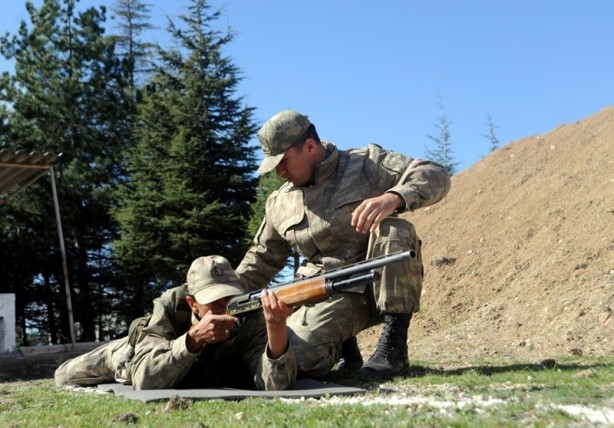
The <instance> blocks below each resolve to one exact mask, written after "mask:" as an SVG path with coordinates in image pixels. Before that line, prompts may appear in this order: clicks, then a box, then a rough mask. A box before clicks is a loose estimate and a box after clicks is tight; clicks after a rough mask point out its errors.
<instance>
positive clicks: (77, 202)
mask: <svg viewBox="0 0 614 428" xmlns="http://www.w3.org/2000/svg"><path fill="white" fill-rule="evenodd" d="M75 4H76V2H75V1H74V0H44V2H43V4H42V5H41V7H40V8H39V9H36V8H35V7H34V6H33V5H32V4H31V3H27V4H26V7H27V9H28V12H29V15H30V24H29V25H28V24H26V23H25V22H22V23H21V25H20V28H19V30H18V32H17V34H16V35H14V36H5V37H3V38H1V39H0V52H1V53H2V55H3V56H4V57H5V58H7V59H12V60H14V62H15V72H14V74H10V73H5V74H4V75H3V78H2V80H1V81H0V85H1V87H0V104H3V105H4V108H3V109H2V110H1V111H0V115H1V117H0V123H2V124H3V126H4V129H3V131H4V133H3V135H2V139H1V144H2V147H6V148H9V149H11V150H17V149H25V150H41V151H46V150H51V151H55V152H56V153H63V155H62V156H61V158H60V160H59V161H58V162H57V163H56V171H57V174H58V179H57V185H58V193H59V200H60V205H61V212H62V222H63V228H64V237H65V241H66V249H67V251H68V254H67V259H68V263H69V265H70V266H69V271H70V272H69V276H70V284H71V286H72V289H73V302H74V308H75V321H76V323H77V324H78V326H77V327H78V330H79V332H80V337H79V339H80V340H93V339H94V338H95V333H96V327H97V326H96V319H97V318H99V314H100V313H106V312H108V311H109V307H108V304H109V301H108V299H107V294H108V287H107V286H108V285H109V284H110V283H111V281H112V277H113V272H112V271H111V265H110V263H109V262H110V260H109V243H110V241H111V240H112V239H113V238H114V236H115V234H116V232H117V228H116V224H115V222H114V221H113V219H112V217H111V216H110V214H109V207H110V206H111V205H112V203H113V200H112V189H113V188H114V187H115V185H116V184H117V183H118V182H119V181H121V179H122V177H123V170H122V166H123V164H124V163H123V159H122V156H123V149H124V145H125V141H126V138H125V137H126V135H127V132H128V123H127V121H126V117H127V116H128V115H127V114H126V111H127V109H129V108H130V100H129V98H127V97H126V96H125V94H126V91H125V81H124V74H123V73H124V69H123V68H122V67H121V64H120V62H119V61H118V59H117V57H116V56H115V52H114V42H113V40H112V39H111V38H108V37H105V36H104V27H103V24H104V22H105V9H104V8H103V7H101V8H99V9H95V8H89V9H87V10H85V11H83V12H77V11H76V10H75ZM7 106H10V107H7ZM39 184H40V186H42V185H45V188H43V187H38V188H37V187H35V186H33V188H32V189H28V191H27V192H24V193H23V194H22V195H21V196H20V199H21V200H20V201H19V203H17V204H16V205H14V207H15V208H16V209H22V210H25V209H26V207H28V206H36V207H38V206H40V209H41V213H47V215H46V216H45V215H43V216H42V217H41V218H40V221H39V222H36V223H35V222H34V221H31V222H29V223H28V226H27V227H28V228H29V229H30V230H31V232H32V233H38V234H40V235H41V236H43V234H45V235H44V236H45V238H44V239H41V240H40V241H36V244H37V245H41V246H42V247H41V248H37V249H31V251H32V253H33V254H40V255H42V254H46V255H47V258H48V259H55V257H57V255H58V254H59V251H58V249H57V236H56V235H55V233H56V230H55V224H54V217H53V214H50V213H53V211H52V208H51V207H50V206H51V203H52V201H51V198H50V196H49V188H48V186H49V183H48V181H47V180H41V181H40V182H39V183H37V185H39ZM20 217H21V221H23V218H24V217H25V216H23V215H22V216H20ZM16 218H17V217H16ZM19 227H20V225H19V224H17V223H13V224H11V225H10V226H9V229H11V228H12V229H13V230H16V229H18V228H19ZM46 234H48V236H47V235H46ZM33 243H34V242H33ZM13 244H15V241H13ZM32 269H33V270H32V271H30V272H29V275H30V278H31V281H32V283H38V282H40V283H43V284H44V286H45V287H55V286H56V285H57V284H63V274H62V270H61V264H60V263H59V262H57V263H42V264H40V265H37V266H33V267H32ZM16 286H19V285H18V284H16ZM41 294H42V293H37V292H35V291H33V292H32V293H30V294H28V296H25V299H26V302H20V305H23V306H22V307H20V308H19V310H20V311H21V316H23V317H34V316H37V315H36V314H37V313H38V312H40V308H41V307H42V306H45V307H48V308H51V309H49V311H54V312H55V313H53V314H51V313H49V314H47V317H48V320H50V319H51V318H52V317H56V316H58V314H63V315H65V314H66V310H65V306H64V305H62V306H61V307H57V305H56V307H53V305H52V304H48V303H44V304H43V303H39V302H40V301H41V300H40V295H41ZM28 305H29V306H28ZM28 308H31V309H28ZM27 310H30V314H27V313H26V311H27ZM61 319H62V325H63V327H62V328H61V329H62V332H58V334H57V335H56V334H52V336H58V337H59V336H61V335H63V336H64V338H68V328H67V327H66V325H67V321H66V320H67V318H66V317H64V316H62V317H61ZM30 321H31V322H33V321H32V320H31V319H30ZM39 324H40V325H44V324H47V325H50V324H51V325H52V323H51V322H50V321H49V322H42V321H41V322H39Z"/></svg>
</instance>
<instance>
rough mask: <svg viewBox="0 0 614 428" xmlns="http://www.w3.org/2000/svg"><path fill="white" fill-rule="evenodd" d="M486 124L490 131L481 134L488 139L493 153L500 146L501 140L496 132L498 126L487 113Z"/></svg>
mask: <svg viewBox="0 0 614 428" xmlns="http://www.w3.org/2000/svg"><path fill="white" fill-rule="evenodd" d="M486 126H487V127H488V133H487V134H481V135H482V137H484V138H486V139H487V140H488V142H489V144H490V150H489V151H490V152H491V153H492V152H494V151H495V150H497V148H498V147H499V140H498V139H497V135H496V134H495V129H497V127H496V126H495V124H494V123H493V121H492V118H491V117H490V114H487V115H486Z"/></svg>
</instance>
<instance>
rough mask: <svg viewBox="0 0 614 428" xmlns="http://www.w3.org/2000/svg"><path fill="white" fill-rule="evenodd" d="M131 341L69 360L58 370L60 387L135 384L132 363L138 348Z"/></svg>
mask: <svg viewBox="0 0 614 428" xmlns="http://www.w3.org/2000/svg"><path fill="white" fill-rule="evenodd" d="M128 340H129V337H124V338H122V339H116V340H113V341H111V342H109V343H106V344H104V345H102V346H99V347H98V348H96V349H94V350H92V351H90V352H87V353H85V354H83V355H79V356H78V357H75V358H73V359H71V360H68V361H65V362H64V363H63V364H62V365H61V366H60V367H58V368H57V369H56V371H55V376H54V377H55V384H56V386H63V385H79V386H90V385H98V384H101V383H110V382H119V383H125V384H129V383H131V378H130V362H131V361H132V358H133V357H134V347H133V346H132V345H130V343H128Z"/></svg>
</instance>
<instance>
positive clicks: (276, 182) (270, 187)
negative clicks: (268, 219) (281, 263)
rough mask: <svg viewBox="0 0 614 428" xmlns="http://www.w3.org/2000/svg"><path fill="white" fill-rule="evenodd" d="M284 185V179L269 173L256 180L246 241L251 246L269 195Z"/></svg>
mask: <svg viewBox="0 0 614 428" xmlns="http://www.w3.org/2000/svg"><path fill="white" fill-rule="evenodd" d="M282 184H284V179H283V178H281V177H280V176H278V175H277V174H275V173H274V172H271V173H269V174H264V175H261V176H260V178H259V179H258V188H257V190H256V202H254V203H253V204H252V206H251V208H252V215H251V216H250V219H249V223H248V227H247V235H246V239H247V241H248V242H249V243H250V244H251V243H252V242H253V240H254V237H255V236H256V233H258V229H259V228H260V224H261V223H262V219H263V218H264V215H265V212H266V200H267V198H268V197H269V195H270V194H271V193H273V192H274V191H275V190H277V189H279V188H280V187H281V185H282Z"/></svg>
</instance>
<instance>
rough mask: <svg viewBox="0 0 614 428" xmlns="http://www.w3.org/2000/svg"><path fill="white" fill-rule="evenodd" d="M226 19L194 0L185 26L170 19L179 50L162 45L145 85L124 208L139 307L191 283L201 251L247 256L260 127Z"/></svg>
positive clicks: (123, 249)
mask: <svg viewBox="0 0 614 428" xmlns="http://www.w3.org/2000/svg"><path fill="white" fill-rule="evenodd" d="M219 17H220V12H219V11H217V12H211V11H210V6H209V5H208V4H207V2H206V1H204V0H193V1H192V3H191V5H190V7H189V14H188V15H183V16H181V17H180V20H181V23H182V24H183V25H182V26H181V27H180V26H177V25H176V24H175V23H174V22H172V21H170V22H169V26H168V31H169V33H170V35H171V37H172V39H173V41H174V42H175V45H176V46H177V48H175V49H170V50H164V49H162V48H159V49H158V56H159V58H160V63H159V64H157V65H156V67H155V70H154V72H153V74H152V79H151V81H150V82H149V84H148V85H147V86H146V88H145V89H144V91H143V103H142V105H141V107H140V111H139V127H138V128H137V140H138V143H137V147H136V149H135V150H134V151H133V152H132V153H131V156H130V157H129V164H128V166H129V172H130V180H131V181H130V183H129V184H128V185H126V186H125V187H124V188H123V189H122V192H121V204H120V207H119V209H118V210H117V211H116V217H117V219H118V221H119V223H120V225H121V229H122V236H121V239H119V240H117V241H116V242H115V248H116V253H117V257H118V262H119V263H121V264H122V266H123V269H124V271H125V272H127V273H128V274H129V275H130V280H131V282H132V283H133V284H134V287H133V290H132V294H131V296H132V298H133V305H132V306H131V308H129V310H130V311H131V312H132V315H139V314H141V313H142V310H143V306H144V305H147V304H148V303H149V302H150V300H151V298H152V297H154V296H155V295H156V294H158V293H159V292H160V291H161V290H162V289H164V288H165V287H168V286H174V285H178V284H181V283H182V282H183V281H185V276H186V272H187V268H188V267H189V264H190V263H191V262H192V260H193V259H195V258H196V257H199V256H203V255H210V254H220V255H222V256H224V257H226V258H228V259H229V260H230V261H231V262H233V263H238V261H240V260H241V258H242V256H243V254H244V252H245V250H246V247H247V245H246V242H245V239H244V237H245V230H246V228H247V221H248V217H249V214H250V203H251V202H252V201H253V199H254V192H255V186H256V179H255V178H254V176H253V173H254V170H255V157H254V150H255V148H254V147H253V146H250V145H249V141H250V138H251V136H252V135H253V134H254V133H255V131H256V128H255V125H254V123H253V120H252V114H253V109H252V108H250V107H245V106H244V105H243V99H242V98H241V97H237V96H235V94H234V92H235V90H236V87H237V84H238V83H239V81H240V78H239V76H238V69H237V68H236V67H235V66H234V65H233V64H232V62H231V61H230V60H229V59H228V58H226V57H224V56H223V53H222V49H223V48H224V46H225V45H226V44H227V43H229V42H230V41H231V40H232V39H233V35H232V34H226V35H222V34H220V33H219V32H218V31H216V30H215V29H214V28H213V23H214V22H215V21H216V20H218V19H219Z"/></svg>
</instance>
